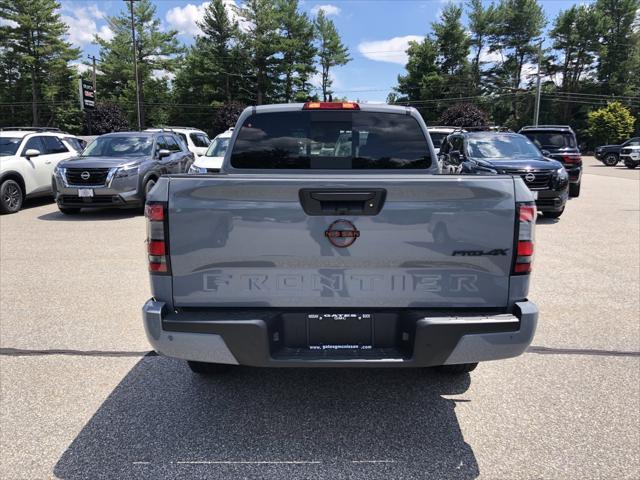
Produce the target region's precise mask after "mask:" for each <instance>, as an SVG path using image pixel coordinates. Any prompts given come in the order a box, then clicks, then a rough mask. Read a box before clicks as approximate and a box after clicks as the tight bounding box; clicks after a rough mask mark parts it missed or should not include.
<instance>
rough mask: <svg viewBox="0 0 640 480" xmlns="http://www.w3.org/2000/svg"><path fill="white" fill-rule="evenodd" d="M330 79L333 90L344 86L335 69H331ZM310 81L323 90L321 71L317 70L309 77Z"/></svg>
mask: <svg viewBox="0 0 640 480" xmlns="http://www.w3.org/2000/svg"><path fill="white" fill-rule="evenodd" d="M329 80H331V88H330V89H331V90H338V89H340V88H342V82H341V81H340V79H339V78H338V77H337V76H336V74H335V72H334V71H333V70H329ZM309 83H310V84H311V85H312V86H313V87H315V88H317V89H318V90H322V74H321V73H320V72H315V73H314V74H313V75H311V76H310V77H309Z"/></svg>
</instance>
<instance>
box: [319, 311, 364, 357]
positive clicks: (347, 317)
mask: <svg viewBox="0 0 640 480" xmlns="http://www.w3.org/2000/svg"><path fill="white" fill-rule="evenodd" d="M307 339H308V345H309V348H310V349H311V350H334V351H340V350H370V349H371V348H372V346H373V315H372V314H370V313H351V312H347V313H316V314H308V315H307Z"/></svg>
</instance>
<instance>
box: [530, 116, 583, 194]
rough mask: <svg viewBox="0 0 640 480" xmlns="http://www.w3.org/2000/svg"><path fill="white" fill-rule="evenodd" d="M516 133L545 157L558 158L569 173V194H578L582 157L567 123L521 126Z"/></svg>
mask: <svg viewBox="0 0 640 480" xmlns="http://www.w3.org/2000/svg"><path fill="white" fill-rule="evenodd" d="M518 133H521V134H523V135H526V136H527V138H528V139H529V140H531V141H532V142H533V143H535V144H536V147H538V148H539V149H540V150H541V151H542V154H543V155H544V156H545V157H548V158H553V159H554V160H558V161H559V162H561V163H562V165H564V168H565V169H566V170H567V173H568V174H569V182H570V183H569V196H570V197H578V196H579V195H580V180H581V179H582V157H581V156H580V150H579V149H578V140H577V139H576V134H575V132H574V131H573V130H572V129H571V127H570V126H568V125H538V126H536V127H534V126H527V127H522V128H521V129H520V131H519V132H518Z"/></svg>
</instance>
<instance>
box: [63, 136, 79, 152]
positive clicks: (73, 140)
mask: <svg viewBox="0 0 640 480" xmlns="http://www.w3.org/2000/svg"><path fill="white" fill-rule="evenodd" d="M64 139H65V140H66V141H67V142H68V143H69V145H71V146H72V147H73V149H74V150H75V151H76V152H78V153H80V152H82V150H83V148H82V143H80V140H78V139H77V138H74V137H64Z"/></svg>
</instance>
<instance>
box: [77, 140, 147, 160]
mask: <svg viewBox="0 0 640 480" xmlns="http://www.w3.org/2000/svg"><path fill="white" fill-rule="evenodd" d="M152 150H153V137H151V136H144V137H142V136H141V137H134V136H131V135H121V136H108V137H98V138H96V139H95V140H94V141H93V142H91V144H90V145H89V146H88V147H87V148H85V149H84V151H83V152H82V154H81V156H83V157H89V156H95V157H140V156H148V155H151V152H152Z"/></svg>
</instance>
